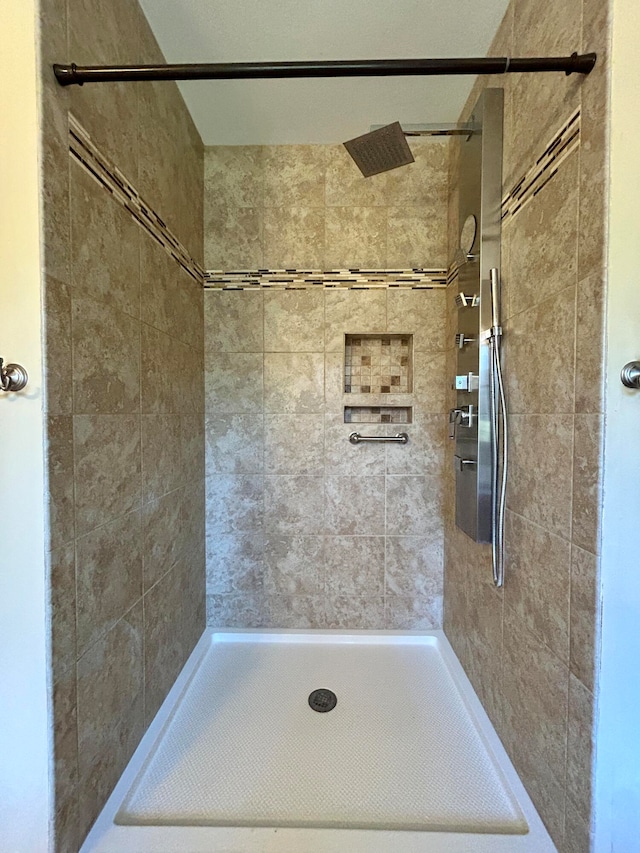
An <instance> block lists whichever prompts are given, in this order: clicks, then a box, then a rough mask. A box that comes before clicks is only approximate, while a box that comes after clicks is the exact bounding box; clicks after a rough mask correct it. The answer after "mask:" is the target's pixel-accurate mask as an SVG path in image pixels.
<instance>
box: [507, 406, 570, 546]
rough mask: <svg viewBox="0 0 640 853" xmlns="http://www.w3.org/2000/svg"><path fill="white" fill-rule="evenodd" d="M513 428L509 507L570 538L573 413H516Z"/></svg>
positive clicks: (530, 519)
mask: <svg viewBox="0 0 640 853" xmlns="http://www.w3.org/2000/svg"><path fill="white" fill-rule="evenodd" d="M510 429H511V440H510V457H511V458H510V460H509V467H510V476H509V488H508V489H507V506H508V507H509V508H510V509H512V510H513V511H514V512H516V513H518V515H522V516H524V517H525V518H527V519H529V521H533V522H534V523H535V524H539V525H540V526H541V527H544V528H545V529H546V530H549V531H550V532H552V533H554V534H555V535H556V536H560V537H562V538H564V539H568V538H569V536H570V530H571V526H570V525H571V491H572V480H571V468H572V462H571V457H572V447H573V416H571V415H512V416H511V418H510ZM543 448H544V451H543V450H542V449H543Z"/></svg>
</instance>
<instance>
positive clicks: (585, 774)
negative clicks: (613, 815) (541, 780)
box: [567, 674, 595, 822]
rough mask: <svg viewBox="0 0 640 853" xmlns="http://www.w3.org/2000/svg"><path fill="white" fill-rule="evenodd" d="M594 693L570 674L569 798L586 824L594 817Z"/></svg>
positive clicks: (568, 727) (568, 731) (568, 733)
mask: <svg viewBox="0 0 640 853" xmlns="http://www.w3.org/2000/svg"><path fill="white" fill-rule="evenodd" d="M594 704H595V699H594V697H593V694H592V693H591V692H590V691H589V690H587V688H586V687H585V686H584V684H582V682H581V681H579V680H578V679H577V678H576V677H575V676H574V675H573V674H570V675H569V718H568V725H567V798H568V800H570V801H571V803H572V804H573V805H574V806H575V808H576V810H577V812H578V814H579V815H580V816H581V817H582V819H583V820H584V821H585V822H588V821H589V818H590V815H591V778H592V758H593V744H594V731H593V722H594V716H595V714H594Z"/></svg>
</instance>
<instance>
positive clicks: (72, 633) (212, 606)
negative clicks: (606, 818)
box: [40, 0, 608, 853]
mask: <svg viewBox="0 0 640 853" xmlns="http://www.w3.org/2000/svg"><path fill="white" fill-rule="evenodd" d="M42 28H43V33H46V38H43V39H42V41H41V47H40V49H41V72H42V112H43V139H42V146H43V211H44V240H45V249H46V254H45V263H46V270H45V272H46V305H45V312H46V343H45V346H46V360H47V388H46V405H47V418H48V462H49V490H50V500H51V514H50V527H49V538H50V570H51V600H52V633H53V680H54V730H55V758H56V770H55V781H56V792H55V796H56V837H57V845H58V850H59V851H65V853H66V851H70V853H76V851H77V850H78V848H79V845H80V843H81V841H82V839H83V838H84V836H85V835H86V832H87V831H88V829H89V827H90V826H91V824H92V822H93V821H94V819H95V817H96V816H97V814H98V812H99V811H100V809H101V807H102V805H103V804H104V802H105V800H106V798H107V796H108V794H109V792H110V790H111V789H112V787H113V785H114V783H115V781H116V780H117V778H118V777H119V775H120V773H121V772H122V770H123V768H124V766H125V765H126V763H127V761H128V759H129V758H130V756H131V754H132V752H133V750H134V749H135V747H136V745H137V743H138V742H139V740H140V737H141V736H142V734H143V733H144V731H145V728H146V726H147V725H148V723H149V721H150V720H151V719H152V718H153V715H154V714H155V712H156V710H157V708H158V707H159V705H160V704H161V702H162V700H163V698H164V696H165V695H166V693H167V691H168V690H169V688H170V686H171V684H172V683H173V681H174V679H175V676H176V675H177V673H178V672H179V670H180V668H181V666H182V664H183V663H184V661H185V660H186V658H187V657H188V655H189V653H190V651H191V649H192V648H193V646H194V644H195V642H196V641H197V639H198V637H199V635H200V634H201V632H202V630H203V628H204V627H205V624H206V621H208V623H209V624H210V625H214V626H224V627H234V626H236V627H274V628H308V627H313V628H374V629H387V628H389V629H403V630H405V629H418V630H419V629H424V628H431V627H440V626H441V625H442V624H443V622H444V628H445V630H446V632H447V636H448V637H449V639H450V641H451V643H452V645H453V646H454V648H455V651H456V653H457V654H458V656H459V658H460V660H461V662H462V664H463V666H464V667H465V669H466V671H467V673H468V675H469V677H470V678H471V680H472V682H473V684H474V687H475V689H476V691H477V693H478V695H479V696H480V697H481V699H482V701H483V704H484V706H485V708H486V710H487V712H488V714H489V715H490V717H491V719H492V722H493V724H494V725H495V727H496V729H497V731H498V733H499V734H500V736H501V738H502V740H503V742H504V744H505V746H506V748H507V750H508V751H509V753H510V755H511V757H512V760H513V761H514V764H515V765H516V767H517V769H518V771H519V773H520V774H521V776H522V779H523V781H524V783H525V785H526V786H527V788H528V790H529V792H530V794H531V796H532V798H533V799H534V801H535V804H536V806H537V808H538V810H539V811H540V814H541V816H542V818H543V820H544V821H545V823H546V825H547V827H548V828H549V831H550V832H551V834H552V836H553V838H554V840H555V842H556V844H557V845H558V847H559V849H560V850H562V851H567V853H570V851H586V850H588V849H589V840H588V839H589V820H590V808H591V806H590V798H591V791H590V778H591V761H592V755H591V752H592V751H591V729H592V714H593V704H594V691H595V687H596V672H597V669H596V667H597V657H596V652H595V650H596V649H597V623H598V618H597V612H596V578H597V563H598V549H599V542H598V506H599V470H600V432H601V422H602V414H601V412H602V400H601V384H602V375H601V373H602V368H601V364H602V352H601V345H602V329H603V309H602V302H601V293H602V289H603V283H604V276H605V268H604V260H603V258H604V249H605V233H604V223H605V210H604V197H603V191H602V187H603V185H604V168H605V166H604V164H605V151H606V136H605V133H606V131H605V129H604V128H605V124H606V122H605V119H606V115H607V96H606V79H607V59H606V55H607V47H608V22H607V7H606V6H603V5H602V4H600V3H598V2H596V0H573V2H571V3H566V2H564V0H544V2H534V0H512V2H511V4H510V6H509V8H508V10H507V14H506V16H505V19H504V21H503V24H502V26H501V28H500V30H499V32H498V34H497V36H496V40H495V42H494V45H493V47H492V48H491V50H490V53H492V54H494V55H510V54H526V53H527V52H534V53H539V54H543V55H544V54H552V53H555V52H558V53H563V52H566V50H567V49H569V52H570V51H571V50H573V49H575V47H576V33H582V45H581V47H582V49H583V50H585V51H586V50H591V49H594V50H597V51H598V53H599V57H600V58H599V62H598V66H597V68H596V70H595V71H594V72H593V74H592V75H591V76H590V77H589V78H587V79H586V80H584V81H578V80H576V79H575V77H569V78H566V80H565V78H564V77H563V78H562V80H561V81H560V82H558V77H557V76H555V75H554V78H553V82H551V81H550V79H549V77H545V76H538V77H536V76H524V75H521V76H513V77H510V78H508V79H507V78H504V79H503V78H500V79H495V80H488V81H486V80H485V81H484V82H483V83H482V84H481V85H486V84H488V85H499V86H504V87H505V89H506V91H505V105H506V107H505V159H504V187H505V192H506V191H508V190H509V189H510V188H511V187H513V186H514V185H516V184H518V182H519V181H520V179H521V178H522V176H523V175H524V174H525V173H526V172H527V170H528V169H529V168H530V167H531V165H532V164H533V163H534V162H535V161H536V160H537V158H538V157H539V156H540V155H542V154H543V153H544V151H545V148H546V147H547V144H548V142H549V140H551V139H552V138H553V136H554V134H555V133H556V131H557V129H558V128H559V127H560V126H562V125H563V124H564V123H565V122H566V120H567V119H568V118H569V116H571V115H573V114H574V113H575V112H576V110H579V111H580V136H579V146H578V147H576V149H575V151H574V153H572V154H571V155H570V156H569V157H567V158H566V159H565V160H563V161H562V162H561V163H560V164H559V165H558V166H557V169H556V171H555V172H554V175H553V176H552V178H551V180H550V181H549V182H548V184H547V185H546V186H544V187H543V188H542V189H541V191H540V192H539V193H538V194H537V195H536V196H535V197H534V198H531V199H529V200H528V202H527V204H526V205H524V206H523V207H522V209H521V210H519V211H518V213H517V215H516V216H514V217H513V219H512V221H510V222H509V224H505V226H504V228H503V237H502V239H503V259H502V275H503V281H504V300H503V307H504V316H505V323H504V326H505V369H506V375H507V377H508V380H507V381H508V396H509V401H510V402H509V405H510V409H511V416H512V418H511V423H512V436H511V439H512V440H511V443H512V449H513V461H512V468H511V478H510V490H509V494H508V510H509V512H508V519H507V584H506V586H505V589H504V590H503V591H497V590H495V589H494V588H493V586H492V583H491V567H490V555H489V550H488V548H487V546H479V545H474V544H473V543H472V542H471V541H470V540H469V539H468V538H466V537H465V536H464V534H462V533H461V532H460V531H459V530H458V529H457V528H456V527H455V525H454V523H453V515H452V513H453V492H452V489H453V478H452V474H451V472H452V460H451V458H450V447H449V445H448V442H447V437H446V436H447V423H446V414H445V413H446V411H447V410H448V408H449V407H450V406H452V405H453V404H454V402H453V400H452V399H451V398H450V393H449V388H450V385H451V381H452V375H453V372H454V370H455V368H454V360H453V356H454V350H453V333H454V330H455V326H454V312H455V309H454V307H453V296H454V294H455V290H456V280H455V267H454V266H451V262H452V260H453V258H454V254H455V248H456V245H457V234H458V223H457V195H456V193H457V172H456V168H457V156H458V145H459V144H460V143H458V142H454V143H452V144H449V143H448V142H446V141H444V142H443V141H442V140H438V141H435V142H431V143H416V144H415V145H414V153H415V155H416V163H415V164H414V165H412V166H410V167H407V168H405V169H400V170H398V171H397V172H392V173H389V174H387V175H381V176H378V177H374V178H371V179H368V180H366V181H365V180H364V179H362V178H361V177H360V176H359V174H358V172H357V170H356V169H355V167H354V166H353V164H352V163H351V162H350V161H349V159H348V157H347V155H346V153H345V152H344V149H343V148H342V146H339V145H317V146H316V145H314V146H268V147H262V146H240V147H233V148H232V147H218V148H208V149H205V148H203V145H202V142H201V140H200V138H199V136H198V133H197V131H196V129H195V127H194V125H193V123H192V121H191V118H190V116H189V114H188V112H187V110H186V107H185V105H184V103H183V101H182V98H181V96H180V94H179V91H178V89H177V87H176V86H175V84H172V83H153V84H151V83H144V84H143V83H128V84H118V83H112V84H101V85H100V86H95V87H89V86H88V87H85V88H75V87H72V88H71V89H66V90H63V89H61V88H59V87H58V86H57V84H56V83H55V82H54V80H53V78H52V75H51V72H50V65H51V63H52V62H54V61H58V60H60V58H61V57H73V59H74V60H75V61H77V62H86V63H88V64H98V63H107V62H109V63H111V62H122V63H128V62H129V63H140V62H162V61H163V57H162V54H161V52H160V51H159V49H158V47H157V44H156V43H155V40H154V38H153V36H152V34H151V31H150V29H149V27H148V24H147V22H146V20H145V18H144V15H143V14H142V12H141V10H140V9H139V7H138V5H137V3H136V2H135V0H116V2H114V3H110V4H99V3H97V2H95V1H94V0H42ZM479 88H480V86H479V85H478V86H477V87H476V89H475V90H474V92H473V93H472V96H471V98H470V100H469V105H470V106H471V105H472V104H473V103H474V102H475V99H476V97H477V95H478V93H479ZM467 113H468V110H467V111H466V112H465V113H464V114H463V118H466V117H467ZM70 115H71V116H73V120H72V121H71V122H70V119H69V116H70ZM74 127H76V128H80V130H78V132H79V133H81V132H84V133H85V134H86V135H87V136H88V137H89V138H90V143H91V146H93V147H94V148H95V151H97V152H98V154H99V156H100V157H102V165H103V167H104V170H106V171H104V170H103V171H101V168H102V167H100V166H99V164H98V165H96V162H94V161H92V160H91V157H90V155H89V154H86V155H81V154H78V150H77V146H76V150H75V153H73V151H72V155H71V156H70V146H71V149H73V148H74V145H76V143H74V141H73V134H72V136H71V137H70V128H71V129H73V128H74ZM87 150H88V149H87ZM96 156H98V155H96ZM83 158H84V159H83ZM107 173H108V174H107ZM109 175H111V177H109ZM114 175H115V176H116V179H117V180H116V183H115V184H114V183H113V182H112V183H109V181H112V178H113V176H114ZM116 185H117V186H119V187H120V186H127V187H129V188H130V190H131V192H129V195H127V194H126V193H125V194H124V195H122V194H119V190H117V189H116V190H115V191H114V187H115V186H116ZM141 200H142V201H141ZM205 270H207V271H208V273H207V275H206V277H205V276H204V273H205ZM389 270H392V271H396V272H395V273H391V274H389V273H388V272H385V271H389ZM320 271H322V272H323V273H324V275H321V273H320ZM327 271H333V272H327ZM412 279H414V280H413V281H412ZM203 281H205V282H206V286H205V288H204V290H203V287H202V282H203ZM447 281H448V282H449V286H448V287H447V286H446V284H447ZM266 283H268V286H265V284H266ZM347 347H349V349H347ZM386 348H388V349H389V353H388V354H386V353H383V350H384V349H386ZM383 359H385V360H383ZM403 359H407V362H406V363H403V361H402V360H403ZM367 360H368V362H369V363H367ZM347 367H350V369H351V370H350V372H349V373H347ZM376 367H378V368H379V369H378V370H376V369H375V368H376ZM386 368H389V369H388V371H387V370H386ZM396 368H397V369H396ZM403 368H405V370H404V371H403ZM358 370H359V374H357V373H356V371H358ZM67 377H71V381H70V382H68V381H67ZM356 378H357V379H358V381H355V380H356ZM387 379H388V382H387ZM394 380H397V381H394ZM367 388H368V389H369V390H366V389H367ZM353 431H358V432H361V433H363V434H395V433H396V432H401V431H405V432H407V433H408V435H409V442H408V444H407V445H366V444H365V445H352V444H351V443H350V442H349V440H348V439H349V435H350V433H351V432H353ZM205 518H206V523H205ZM205 584H206V591H205ZM205 599H206V615H205Z"/></svg>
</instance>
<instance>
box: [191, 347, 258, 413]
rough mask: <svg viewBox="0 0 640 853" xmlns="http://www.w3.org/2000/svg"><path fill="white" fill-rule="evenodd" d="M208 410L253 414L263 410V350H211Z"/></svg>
mask: <svg viewBox="0 0 640 853" xmlns="http://www.w3.org/2000/svg"><path fill="white" fill-rule="evenodd" d="M204 388H205V408H206V411H207V412H210V413H213V412H215V413H216V414H217V413H229V414H250V413H254V412H255V413H258V412H261V411H262V404H263V356H262V354H261V353H207V355H206V359H205V385H204Z"/></svg>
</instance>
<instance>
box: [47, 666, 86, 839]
mask: <svg viewBox="0 0 640 853" xmlns="http://www.w3.org/2000/svg"><path fill="white" fill-rule="evenodd" d="M53 754H54V761H55V765H54V773H55V834H56V851H58V850H59V851H60V853H75V851H77V849H78V845H79V844H80V838H79V813H78V797H79V793H80V792H79V790H78V719H77V711H76V668H75V663H74V665H73V666H72V667H71V668H70V669H68V670H67V671H66V672H65V673H64V674H63V675H61V676H60V677H59V678H58V679H57V680H56V682H55V684H54V685H53Z"/></svg>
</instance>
